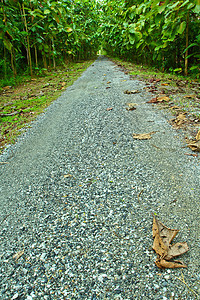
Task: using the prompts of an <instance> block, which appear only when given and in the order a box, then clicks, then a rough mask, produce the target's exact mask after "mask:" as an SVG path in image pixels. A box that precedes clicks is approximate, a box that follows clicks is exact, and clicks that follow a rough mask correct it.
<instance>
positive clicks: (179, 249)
mask: <svg viewBox="0 0 200 300" xmlns="http://www.w3.org/2000/svg"><path fill="white" fill-rule="evenodd" d="M188 250H189V247H188V244H187V243H186V242H183V243H176V244H174V245H172V246H171V245H170V246H169V249H168V253H167V256H165V259H166V260H170V259H172V258H174V257H176V256H179V255H181V254H184V253H185V252H187V251H188Z"/></svg>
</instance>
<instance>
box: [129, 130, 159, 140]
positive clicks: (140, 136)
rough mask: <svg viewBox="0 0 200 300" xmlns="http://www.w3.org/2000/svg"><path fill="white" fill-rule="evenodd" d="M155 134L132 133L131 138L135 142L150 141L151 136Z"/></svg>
mask: <svg viewBox="0 0 200 300" xmlns="http://www.w3.org/2000/svg"><path fill="white" fill-rule="evenodd" d="M154 133H156V132H155V131H152V132H149V133H141V134H136V133H133V138H134V139H136V140H150V139H151V138H152V136H151V135H152V134H154Z"/></svg>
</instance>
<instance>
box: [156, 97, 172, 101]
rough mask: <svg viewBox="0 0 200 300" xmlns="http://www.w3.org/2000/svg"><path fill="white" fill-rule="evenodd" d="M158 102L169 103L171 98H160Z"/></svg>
mask: <svg viewBox="0 0 200 300" xmlns="http://www.w3.org/2000/svg"><path fill="white" fill-rule="evenodd" d="M157 101H158V102H163V101H166V102H168V101H170V98H169V97H167V96H159V97H157Z"/></svg>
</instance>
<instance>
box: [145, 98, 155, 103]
mask: <svg viewBox="0 0 200 300" xmlns="http://www.w3.org/2000/svg"><path fill="white" fill-rule="evenodd" d="M147 103H158V99H157V97H156V98H152V99H151V100H149V101H147Z"/></svg>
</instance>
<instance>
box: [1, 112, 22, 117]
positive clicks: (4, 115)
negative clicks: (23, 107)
mask: <svg viewBox="0 0 200 300" xmlns="http://www.w3.org/2000/svg"><path fill="white" fill-rule="evenodd" d="M21 112H22V111H14V112H12V113H9V114H0V117H10V116H15V115H18V114H21Z"/></svg>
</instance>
